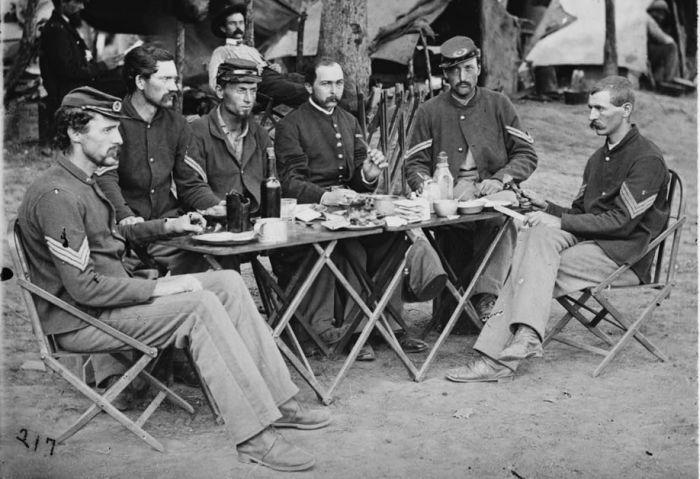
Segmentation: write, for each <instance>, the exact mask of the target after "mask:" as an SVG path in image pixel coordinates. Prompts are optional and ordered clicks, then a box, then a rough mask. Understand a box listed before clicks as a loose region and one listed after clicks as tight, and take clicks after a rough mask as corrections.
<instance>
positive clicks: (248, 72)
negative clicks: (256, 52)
mask: <svg viewBox="0 0 700 479" xmlns="http://www.w3.org/2000/svg"><path fill="white" fill-rule="evenodd" d="M260 81H262V77H261V76H260V71H259V70H258V64H257V63H255V62H254V61H251V60H245V59H242V58H236V59H230V60H226V61H225V62H222V63H221V64H219V69H218V70H217V71H216V84H217V85H221V86H223V85H226V84H227V83H259V82H260Z"/></svg>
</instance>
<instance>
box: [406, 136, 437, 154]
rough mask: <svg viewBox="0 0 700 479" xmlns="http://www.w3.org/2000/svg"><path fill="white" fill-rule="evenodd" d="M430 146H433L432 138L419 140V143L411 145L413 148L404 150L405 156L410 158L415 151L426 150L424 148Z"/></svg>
mask: <svg viewBox="0 0 700 479" xmlns="http://www.w3.org/2000/svg"><path fill="white" fill-rule="evenodd" d="M431 146H433V140H432V138H431V139H430V140H425V141H421V142H420V143H416V144H415V145H413V148H411V149H410V150H408V151H407V152H406V158H410V157H412V156H413V155H415V154H416V153H418V152H419V151H423V150H426V149H428V148H430V147H431Z"/></svg>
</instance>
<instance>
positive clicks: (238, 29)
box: [233, 28, 243, 36]
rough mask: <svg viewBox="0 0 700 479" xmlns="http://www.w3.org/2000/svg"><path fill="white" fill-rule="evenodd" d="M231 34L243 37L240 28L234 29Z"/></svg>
mask: <svg viewBox="0 0 700 479" xmlns="http://www.w3.org/2000/svg"><path fill="white" fill-rule="evenodd" d="M233 34H234V35H241V36H242V35H243V30H241V29H240V28H236V29H235V30H234V31H233Z"/></svg>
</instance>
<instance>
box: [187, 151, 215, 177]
mask: <svg viewBox="0 0 700 479" xmlns="http://www.w3.org/2000/svg"><path fill="white" fill-rule="evenodd" d="M185 164H186V165H187V166H189V167H190V168H192V169H193V170H194V171H195V173H197V174H198V175H199V176H200V177H201V178H202V180H204V182H205V183H208V182H209V181H208V179H207V174H206V172H205V171H204V168H202V165H200V164H199V163H197V161H196V160H195V159H194V158H192V157H191V156H188V155H185Z"/></svg>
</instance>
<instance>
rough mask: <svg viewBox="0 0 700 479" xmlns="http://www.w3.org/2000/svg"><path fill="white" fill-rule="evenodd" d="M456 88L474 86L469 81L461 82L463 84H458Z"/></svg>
mask: <svg viewBox="0 0 700 479" xmlns="http://www.w3.org/2000/svg"><path fill="white" fill-rule="evenodd" d="M456 86H472V84H471V83H469V82H468V81H461V82H459V83H457V85H456Z"/></svg>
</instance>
